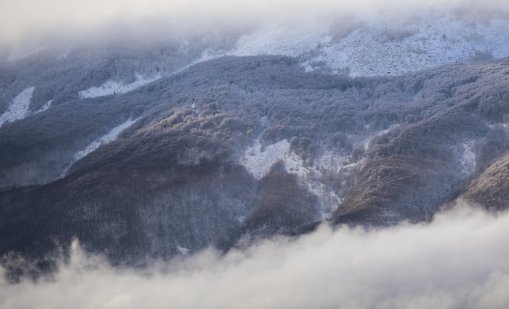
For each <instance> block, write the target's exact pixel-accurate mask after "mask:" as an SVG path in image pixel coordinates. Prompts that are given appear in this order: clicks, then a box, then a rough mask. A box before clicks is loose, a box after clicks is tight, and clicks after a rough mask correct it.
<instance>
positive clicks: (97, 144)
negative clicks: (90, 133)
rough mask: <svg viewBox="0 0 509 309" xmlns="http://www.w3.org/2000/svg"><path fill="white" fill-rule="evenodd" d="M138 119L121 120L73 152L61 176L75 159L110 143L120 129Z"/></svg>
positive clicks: (65, 173)
mask: <svg viewBox="0 0 509 309" xmlns="http://www.w3.org/2000/svg"><path fill="white" fill-rule="evenodd" d="M138 119H140V118H137V119H134V120H131V119H128V120H126V121H125V122H123V123H121V124H120V125H118V126H116V127H114V128H113V129H111V131H109V132H108V133H107V134H105V135H103V136H101V137H99V138H98V139H96V140H94V141H93V142H92V143H90V144H89V145H88V146H87V147H85V149H83V150H81V151H78V152H76V153H75V154H74V157H73V161H72V162H71V163H70V164H69V165H68V166H67V167H66V168H65V169H64V170H63V171H62V174H61V177H64V176H66V175H67V172H68V171H69V169H70V168H71V167H72V165H73V164H74V163H76V162H77V161H79V160H81V159H83V158H84V157H85V156H86V155H88V154H89V153H91V152H93V151H94V150H96V149H97V148H99V147H101V146H102V145H105V144H108V143H111V142H113V141H114V140H116V139H117V138H118V136H119V135H120V133H122V131H124V130H125V129H127V128H129V127H130V126H132V125H133V124H134V123H135V122H136V121H138Z"/></svg>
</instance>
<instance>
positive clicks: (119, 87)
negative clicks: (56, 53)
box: [78, 73, 162, 99]
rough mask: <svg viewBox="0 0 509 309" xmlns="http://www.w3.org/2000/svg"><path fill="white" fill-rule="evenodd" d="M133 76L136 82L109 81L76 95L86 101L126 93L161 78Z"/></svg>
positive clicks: (158, 75)
mask: <svg viewBox="0 0 509 309" xmlns="http://www.w3.org/2000/svg"><path fill="white" fill-rule="evenodd" d="M135 76H136V80H135V81H133V82H132V83H127V84H126V83H119V82H116V81H111V80H109V81H107V82H105V83H104V84H102V85H101V86H99V87H91V88H88V89H86V90H83V91H80V92H79V94H78V95H79V97H80V98H83V99H87V98H97V97H104V96H108V95H114V94H122V93H127V92H130V91H133V90H135V89H137V88H140V87H142V86H145V85H148V84H150V83H152V82H154V81H156V80H158V79H160V78H161V77H162V76H161V75H160V74H157V75H155V76H152V77H144V76H141V75H140V74H138V73H136V74H135Z"/></svg>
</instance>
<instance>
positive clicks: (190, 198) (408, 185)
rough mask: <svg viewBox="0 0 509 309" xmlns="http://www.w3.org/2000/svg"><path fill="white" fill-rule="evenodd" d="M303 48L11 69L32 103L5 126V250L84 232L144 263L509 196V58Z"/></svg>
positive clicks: (1, 220) (0, 183)
mask: <svg viewBox="0 0 509 309" xmlns="http://www.w3.org/2000/svg"><path fill="white" fill-rule="evenodd" d="M73 57H75V56H73V55H69V56H68V57H67V58H66V60H64V62H63V64H62V65H70V64H69V62H67V64H65V63H66V61H71V60H72V59H73ZM197 57H198V58H194V57H193V59H190V58H191V57H190V58H189V61H190V62H189V63H193V62H195V59H200V58H199V57H200V56H199V54H198V56H197ZM212 58H214V57H212ZM74 59H75V60H74V61H78V60H76V58H74ZM203 60H204V59H203ZM117 61H118V62H122V61H123V60H122V59H117ZM78 62H79V61H78ZM59 63H62V62H59ZM98 63H103V62H100V61H99V62H98ZM125 63H126V64H129V62H128V61H126V62H125ZM179 64H180V65H182V62H180V63H179ZM302 64H303V62H302V59H299V58H298V57H294V58H291V57H278V56H243V57H237V56H227V57H222V58H214V59H211V60H204V61H201V62H197V63H196V64H194V65H188V67H187V68H186V69H184V70H181V71H179V72H177V73H173V74H172V73H169V71H170V70H167V71H165V72H166V73H161V78H160V79H157V80H153V81H152V82H151V83H149V84H146V85H143V86H139V87H137V88H136V89H134V88H133V89H130V91H127V92H124V93H123V92H118V93H116V95H105V96H99V97H87V98H85V97H83V96H79V95H78V93H79V91H82V90H83V89H84V88H85V89H88V88H90V87H83V85H84V84H87V82H83V81H87V80H89V79H90V80H91V82H90V83H89V85H92V84H95V85H103V84H104V83H105V82H106V81H108V80H133V78H134V79H136V77H135V75H131V79H129V78H124V79H117V78H114V77H113V76H114V74H113V72H115V71H116V70H118V67H116V66H114V65H113V66H111V67H110V66H108V65H101V66H100V68H101V69H98V67H94V66H91V69H92V72H87V71H85V72H83V71H79V70H78V71H77V73H76V74H77V75H76V76H75V77H74V79H73V78H71V77H70V76H69V75H68V76H67V77H66V78H65V81H66V83H65V84H60V83H61V82H62V81H63V80H59V79H55V80H54V79H37V78H34V74H28V73H26V72H32V71H30V69H31V67H30V66H28V67H27V68H25V69H24V70H26V71H23V70H20V73H18V74H19V75H18V77H17V78H16V79H9V78H8V76H4V77H3V80H7V81H10V82H4V84H3V85H2V87H3V89H5V95H4V97H5V98H6V100H5V101H7V105H6V107H5V110H6V111H7V112H6V113H7V115H11V114H13V112H11V111H13V110H21V111H22V113H21V112H20V113H15V114H16V115H18V114H23V115H24V116H26V117H24V118H23V119H21V117H11V116H9V119H11V120H14V118H16V119H17V120H16V121H12V122H9V123H8V125H7V124H5V125H4V126H2V128H0V187H1V188H2V191H0V234H1V235H4V236H3V238H2V240H3V241H2V242H1V243H0V253H1V254H4V253H7V252H9V251H10V250H12V248H17V249H16V251H17V252H18V253H21V254H24V255H28V256H31V257H39V256H43V255H44V254H46V253H47V252H50V251H52V250H54V249H55V248H56V247H55V240H57V241H58V242H59V243H61V244H66V243H70V241H71V239H72V237H75V236H77V237H79V239H80V241H81V242H82V243H83V245H84V246H85V247H86V248H87V249H88V250H91V251H98V252H101V253H104V254H106V255H107V256H108V258H110V259H111V260H112V261H116V262H126V263H137V262H139V261H142V260H144V259H146V258H169V257H172V256H175V255H182V256H183V255H190V254H193V253H195V252H196V251H198V250H201V249H203V248H206V247H208V246H216V247H218V248H221V249H224V250H228V249H229V248H232V247H235V246H238V245H245V244H249V243H250V242H251V241H254V240H256V239H259V238H266V237H272V236H274V235H278V234H285V235H288V234H290V235H296V234H300V233H303V232H305V231H309V230H312V229H313V228H314V227H315V226H316V225H317V224H320V223H322V222H329V223H331V224H342V223H345V224H352V225H370V226H373V225H375V226H380V225H382V226H387V225H393V224H397V223H399V222H401V221H411V222H420V221H423V220H427V219H429V218H430V216H432V215H433V214H434V213H435V212H437V211H438V210H439V209H441V208H442V207H445V206H446V205H447V204H448V203H449V202H451V201H452V200H454V199H456V198H457V197H460V198H463V199H471V200H473V201H475V202H476V203H478V204H480V205H484V207H487V208H488V207H489V205H490V204H489V203H490V201H491V200H493V199H494V198H496V201H497V207H498V208H500V209H504V208H506V207H509V205H507V203H506V202H504V201H506V200H504V197H505V195H504V194H503V193H502V192H506V191H505V190H506V187H505V184H506V183H507V182H506V181H505V178H504V177H505V176H504V175H506V173H505V172H504V170H503V168H504V166H505V165H504V164H505V161H506V159H503V158H504V157H503V155H504V154H505V153H507V151H508V150H509V142H508V141H509V132H508V129H507V121H508V119H509V118H508V117H509V116H508V115H509V106H508V104H507V103H508V102H509V92H508V89H509V64H508V61H507V59H502V60H483V61H478V62H473V63H470V64H459V63H458V64H454V65H447V66H441V67H437V68H434V69H429V70H423V71H419V72H414V73H408V74H404V75H403V76H389V77H387V76H386V77H376V78H375V77H369V78H367V77H357V78H352V77H346V76H344V75H341V74H333V73H331V72H327V71H306V70H305V68H303V66H302ZM19 65H20V66H21V67H22V62H20V63H19ZM76 67H78V66H76ZM34 68H36V69H39V68H40V67H39V66H35V67H34ZM52 68H54V69H55V71H50V70H48V71H47V72H46V74H47V75H51V74H55V76H58V74H57V73H59V72H61V71H59V67H58V66H54V67H53V66H52ZM130 69H132V72H138V71H137V70H138V69H139V68H138V67H137V66H132V67H129V70H130ZM66 70H67V69H66ZM177 70H178V69H176V70H175V71H177ZM160 71H163V70H160ZM4 72H7V71H4ZM4 74H5V73H4ZM25 74H28V75H29V76H28V77H27V75H25ZM133 74H134V73H133ZM127 75H130V73H128V74H127ZM147 76H148V75H147ZM73 80H74V81H73ZM126 84H128V83H126ZM28 87H30V88H28ZM20 89H21V90H20ZM60 90H62V91H60ZM20 91H21V92H20ZM66 91H67V92H66ZM20 93H21V94H20ZM9 94H10V96H11V97H9ZM12 106H14V107H16V108H14V107H12ZM28 106H29V108H28ZM47 107H49V108H47ZM30 110H32V111H36V112H32V113H29V112H28V111H30ZM42 111H44V112H42ZM4 114H5V113H4ZM126 119H127V121H126ZM505 158H506V157H505ZM504 203H505V204H504ZM42 210H44V212H46V211H47V212H48V213H52V214H58V215H55V216H49V217H48V216H45V215H44V214H43V213H41V211H42ZM21 214H23V215H21ZM20 227H23V233H21V234H20V233H19V229H20ZM19 235H22V236H19ZM20 237H23V245H21V246H20V245H19V243H20Z"/></svg>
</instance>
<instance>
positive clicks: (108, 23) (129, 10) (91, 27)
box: [0, 0, 509, 44]
mask: <svg viewBox="0 0 509 309" xmlns="http://www.w3.org/2000/svg"><path fill="white" fill-rule="evenodd" d="M422 9H439V10H445V9H453V10H455V11H458V12H465V11H468V12H471V13H472V12H475V14H476V15H483V14H484V15H486V14H488V15H493V14H495V13H496V14H504V13H507V10H508V9H509V4H508V3H507V1H504V0H484V1H481V0H427V1H425V0H414V1H406V0H384V1H379V0H358V1H344V0H340V1H335V0H314V1H309V0H278V1H274V0H243V1H233V0H214V1H209V0H144V1H139V0H109V1H102V0H88V1H82V0H44V1H41V0H20V1H0V43H1V42H3V43H4V44H6V43H5V42H13V41H17V40H20V39H21V38H23V37H25V36H27V35H30V36H31V37H33V36H34V35H42V34H45V35H50V36H51V37H52V39H55V38H57V37H58V36H86V35H90V34H97V33H103V34H104V31H105V29H108V30H110V31H111V30H112V29H116V31H120V32H122V33H124V31H125V30H126V29H129V33H130V34H133V32H135V31H142V33H144V34H149V33H153V31H155V29H157V31H169V32H171V33H173V32H175V31H178V32H182V31H201V30H202V29H205V28H206V29H207V30H210V29H211V28H213V29H215V28H217V29H224V28H225V27H226V28H228V29H233V28H239V27H243V26H253V25H255V26H256V25H260V24H266V23H269V22H281V21H284V22H288V21H298V22H303V20H307V19H320V20H326V19H331V18H332V19H334V20H336V21H337V20H338V19H343V18H344V17H345V16H348V17H349V18H351V17H352V16H356V17H360V18H365V17H366V16H368V17H369V16H373V15H378V14H380V13H381V12H383V13H386V14H388V12H392V13H394V12H397V14H401V12H407V13H408V12H413V11H421V10H422ZM479 13H483V14H479ZM141 28H143V29H144V30H140V29H141ZM55 34H57V36H56V37H55Z"/></svg>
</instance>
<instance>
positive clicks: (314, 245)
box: [0, 209, 509, 309]
mask: <svg viewBox="0 0 509 309" xmlns="http://www.w3.org/2000/svg"><path fill="white" fill-rule="evenodd" d="M508 234H509V214H507V213H506V214H501V215H499V216H492V215H488V214H485V213H482V212H480V211H473V210H469V209H460V210H455V211H453V212H448V213H444V214H441V215H439V216H437V217H436V218H435V220H434V221H433V222H432V223H430V224H420V225H402V226H399V227H394V228H389V229H385V230H379V231H366V230H362V229H356V228H340V229H339V230H337V231H332V230H331V229H329V228H326V227H323V228H321V229H319V230H318V231H317V232H315V233H313V234H310V235H306V236H303V237H301V238H299V239H297V240H288V239H278V240H272V241H265V242H262V243H260V244H258V245H257V246H254V247H251V248H249V249H246V250H235V251H232V252H230V253H229V254H227V255H226V256H223V257H220V255H218V254H217V253H216V252H214V251H213V250H208V251H205V252H203V253H201V254H198V255H197V256H194V257H190V258H188V259H182V260H175V261H173V262H171V263H169V264H168V263H162V262H161V263H156V264H154V265H152V266H151V267H148V268H146V269H143V270H132V269H120V268H113V267H110V266H108V264H107V263H105V262H104V261H103V260H102V259H101V258H99V257H97V256H90V255H87V254H85V253H83V252H82V251H81V250H80V248H79V246H78V245H77V244H74V245H73V251H72V257H71V259H70V262H69V263H67V264H64V263H61V265H60V270H59V271H58V272H57V273H56V275H55V276H54V277H53V278H51V279H45V280H39V282H37V283H34V282H32V281H23V282H21V283H19V284H15V285H11V284H9V283H6V282H5V281H2V282H1V283H0V308H2V309H3V308H17V309H21V308H507V306H508V305H509V294H508V293H507V291H508V289H509V247H508V246H507V235H508Z"/></svg>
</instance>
